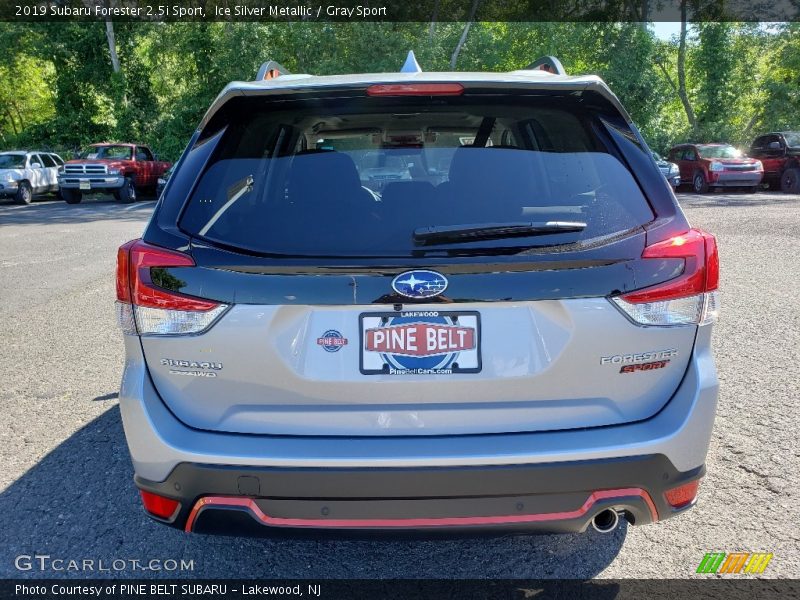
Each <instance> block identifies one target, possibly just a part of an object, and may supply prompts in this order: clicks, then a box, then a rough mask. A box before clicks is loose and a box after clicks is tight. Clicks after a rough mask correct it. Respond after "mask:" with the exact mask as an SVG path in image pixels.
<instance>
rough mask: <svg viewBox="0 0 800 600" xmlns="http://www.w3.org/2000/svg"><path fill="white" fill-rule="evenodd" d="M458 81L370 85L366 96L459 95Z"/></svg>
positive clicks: (462, 89)
mask: <svg viewBox="0 0 800 600" xmlns="http://www.w3.org/2000/svg"><path fill="white" fill-rule="evenodd" d="M463 93H464V86H463V85H461V84H460V83H390V84H377V85H371V86H369V87H368V88H367V96H460V95H461V94H463Z"/></svg>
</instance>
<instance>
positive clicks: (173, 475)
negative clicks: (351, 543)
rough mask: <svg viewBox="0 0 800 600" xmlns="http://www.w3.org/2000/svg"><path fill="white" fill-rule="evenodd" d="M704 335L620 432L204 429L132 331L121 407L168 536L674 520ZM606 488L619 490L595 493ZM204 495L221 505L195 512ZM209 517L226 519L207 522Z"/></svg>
mask: <svg viewBox="0 0 800 600" xmlns="http://www.w3.org/2000/svg"><path fill="white" fill-rule="evenodd" d="M710 335H711V328H710V327H708V326H703V327H699V328H698V331H697V337H696V341H695V348H694V352H693V355H692V358H691V360H690V362H689V366H688V369H687V372H686V374H685V376H684V379H683V381H682V383H681V385H680V386H679V388H678V389H677V391H676V392H675V394H674V395H673V397H672V398H671V399H670V400H669V402H667V403H666V405H665V406H664V408H663V409H662V410H661V411H660V412H658V413H657V414H656V415H654V416H653V417H651V418H649V419H646V420H643V421H638V422H634V423H627V424H623V425H615V426H607V427H595V428H586V429H575V430H565V431H547V432H539V433H514V434H485V435H448V436H397V437H341V436H332V437H324V436H288V435H287V436H271V435H243V434H230V433H216V432H209V431H201V430H196V429H192V428H190V427H188V426H187V425H185V424H184V423H182V422H181V421H180V420H178V419H177V418H176V417H175V416H174V415H173V414H172V413H171V412H170V411H169V410H168V409H167V407H166V406H165V404H164V403H163V401H162V400H161V398H160V397H159V396H158V394H157V392H156V391H155V389H154V388H153V384H152V382H151V380H150V376H149V374H148V371H147V368H146V366H145V364H144V360H143V356H142V351H141V344H140V341H139V339H138V338H137V337H135V336H125V337H126V339H125V343H126V356H127V360H126V365H125V371H124V374H123V380H122V387H121V390H120V410H121V414H122V420H123V425H124V428H125V434H126V437H127V440H128V446H129V448H130V451H131V457H132V459H133V464H134V468H135V471H136V482H137V485H139V487H140V488H141V489H144V490H148V491H152V492H154V493H157V494H160V495H164V496H168V497H171V498H175V499H178V500H179V501H180V502H181V510H180V511H179V512H178V514H177V515H176V516H175V517H173V519H172V521H171V522H172V524H173V525H175V526H177V527H181V528H184V527H185V526H186V523H187V522H188V521H189V516H190V513H191V511H192V510H193V509H194V508H197V510H196V511H195V518H194V520H193V522H192V523H191V529H192V530H194V531H220V530H222V531H237V530H239V529H241V528H242V527H244V529H246V530H248V531H250V532H252V530H253V529H258V530H263V529H267V530H269V531H270V532H272V531H273V530H283V529H285V528H286V527H288V528H289V529H291V530H292V531H296V530H298V529H299V530H302V529H314V530H315V529H317V528H323V527H331V526H330V524H328V525H325V524H324V523H320V522H319V521H320V520H323V518H324V519H325V520H330V519H332V518H333V517H334V516H337V517H341V518H343V519H344V520H345V521H359V520H364V519H367V520H369V519H371V518H372V517H375V518H376V519H377V520H378V521H397V520H398V519H409V518H411V519H418V518H422V519H452V518H461V517H492V518H493V519H496V518H498V517H510V516H516V517H524V518H521V519H520V518H517V519H515V520H512V521H509V522H500V521H496V520H491V519H490V520H489V521H486V522H485V523H479V522H473V521H469V522H466V521H465V522H459V521H446V522H440V523H438V524H437V523H436V522H431V523H430V524H426V525H424V527H422V528H423V529H426V530H429V531H430V530H436V529H441V528H446V529H447V530H448V531H451V532H452V531H453V530H457V529H460V528H462V525H463V526H464V528H466V529H468V530H469V531H472V532H474V531H477V530H482V529H488V530H495V531H496V530H497V529H498V528H500V529H511V530H519V529H524V530H531V529H535V530H545V531H581V530H583V529H585V528H586V526H587V524H588V523H589V522H590V521H591V519H592V517H594V515H596V514H597V513H598V512H600V511H601V510H602V509H603V508H608V507H609V506H616V507H620V509H621V510H623V511H625V512H626V513H628V514H630V515H631V516H632V518H631V520H632V521H634V522H635V523H636V524H641V523H648V522H651V521H653V520H655V519H656V518H658V519H664V518H666V517H668V516H671V515H672V514H674V511H673V510H672V509H670V508H669V507H668V505H667V504H665V500H664V498H663V491H664V490H665V489H669V488H671V487H674V486H677V485H680V484H681V483H683V482H684V481H690V480H692V479H696V478H698V477H700V476H701V475H702V472H703V465H704V464H705V457H706V453H707V451H708V445H709V441H710V438H711V432H712V427H713V422H714V416H715V412H716V404H717V390H718V382H717V377H716V371H715V368H714V362H713V357H712V355H711V351H710ZM242 478H244V479H242ZM176 484H177V487H176ZM609 490H616V492H615V493H616V495H614V496H610V497H604V496H602V495H601V496H597V495H596V493H598V492H607V491H609ZM619 490H627V491H625V492H619ZM630 490H634V491H630ZM207 496H213V497H217V498H219V499H217V500H213V501H212V502H207V501H204V503H201V504H200V505H198V504H197V502H198V500H200V499H201V498H203V497H207ZM647 498H649V502H651V503H652V504H653V506H655V512H653V511H652V510H651V509H650V507H649V505H648V500H647ZM356 499H358V500H356ZM362 501H364V502H362ZM587 503H588V504H587ZM518 505H522V508H521V509H520V508H517V507H518ZM325 508H327V510H328V513H327V514H324V513H323V509H325ZM409 511H410V512H409ZM553 514H555V515H556V516H553ZM342 515H344V516H343V517H342ZM537 515H538V516H537ZM541 515H549V516H541ZM275 519H289V520H290V521H288V522H286V521H280V520H279V521H276V520H275ZM291 519H300V522H293V521H291ZM218 521H222V522H223V524H218V525H214V523H216V522H218ZM254 523H256V524H257V523H261V524H266V525H273V527H267V528H258V527H254V526H253V524H254ZM292 523H294V524H292ZM349 525H352V527H351V526H347V527H343V528H344V529H356V530H363V529H370V530H372V529H378V530H383V529H387V528H388V529H396V528H397V527H401V526H402V527H404V528H410V529H415V528H417V527H416V526H415V523H414V522H413V521H405V522H404V523H401V524H399V525H389V526H381V524H380V523H361V524H358V523H350V524H349ZM384 525H386V524H385V523H384Z"/></svg>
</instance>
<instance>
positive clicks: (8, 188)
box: [0, 150, 64, 204]
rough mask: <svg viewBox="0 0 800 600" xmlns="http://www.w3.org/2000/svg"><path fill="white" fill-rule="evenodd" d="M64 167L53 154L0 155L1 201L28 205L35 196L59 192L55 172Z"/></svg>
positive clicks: (10, 152)
mask: <svg viewBox="0 0 800 600" xmlns="http://www.w3.org/2000/svg"><path fill="white" fill-rule="evenodd" d="M63 164H64V161H63V160H62V159H61V157H60V156H59V155H58V154H53V153H52V152H41V151H29V150H11V151H8V152H0V198H8V197H11V198H14V200H16V202H17V203H18V204H30V203H31V202H32V201H33V197H34V195H36V194H48V193H51V192H58V168H59V167H60V166H61V165H63Z"/></svg>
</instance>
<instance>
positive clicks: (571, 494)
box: [117, 57, 719, 535]
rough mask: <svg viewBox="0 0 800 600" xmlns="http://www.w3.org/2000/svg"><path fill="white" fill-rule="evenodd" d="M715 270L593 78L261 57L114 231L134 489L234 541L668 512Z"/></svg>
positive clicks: (697, 435)
mask: <svg viewBox="0 0 800 600" xmlns="http://www.w3.org/2000/svg"><path fill="white" fill-rule="evenodd" d="M718 279H719V258H718V254H717V248H716V242H715V239H714V237H713V236H711V235H710V234H708V233H705V232H703V231H701V230H698V229H693V228H691V227H690V225H689V224H688V223H687V220H686V218H685V216H684V215H683V213H682V211H681V209H680V207H679V206H678V203H677V201H676V199H675V196H674V194H673V192H672V190H671V189H670V186H669V185H668V184H667V182H666V181H665V179H664V177H663V176H662V175H661V173H660V172H659V170H658V167H657V166H656V164H655V163H654V161H653V157H652V154H651V152H650V150H649V149H648V148H647V146H646V144H645V143H644V141H643V139H642V136H641V135H640V133H639V131H638V130H637V128H636V127H635V125H634V124H633V123H632V122H631V119H630V117H629V115H628V114H627V112H626V111H625V109H624V108H623V107H622V105H621V104H620V102H619V100H618V99H617V97H616V96H615V95H614V94H613V93H612V92H611V91H610V90H609V89H608V87H607V86H606V85H605V84H604V83H603V81H602V80H600V79H599V78H598V77H595V76H577V77H573V76H568V75H566V74H565V73H564V70H563V68H562V66H561V64H560V63H559V62H558V60H557V59H554V58H553V57H545V58H543V59H540V60H538V61H536V62H534V63H533V64H531V65H530V66H529V67H528V68H525V69H521V70H518V71H514V72H510V73H455V72H453V73H425V72H422V71H421V70H420V69H419V67H418V65H417V64H416V61H415V60H413V57H410V58H409V60H408V61H407V62H406V65H405V67H404V68H403V70H402V71H401V72H399V73H378V74H363V75H342V76H325V77H314V76H310V75H293V74H289V73H287V72H286V71H285V69H283V68H282V67H281V66H280V65H278V64H277V63H274V62H270V63H265V64H264V65H263V66H262V68H261V71H260V72H259V75H258V77H257V80H256V81H253V82H247V83H245V82H234V83H231V84H230V85H228V86H227V87H226V88H225V89H224V90H223V91H222V92H221V93H220V95H219V96H218V97H217V99H216V100H215V101H214V103H213V104H212V106H211V108H210V109H209V110H208V112H207V114H206V115H205V117H204V118H203V120H202V121H201V122H200V124H199V126H198V128H197V130H196V132H195V134H194V136H193V137H192V139H191V141H190V142H189V145H188V147H187V148H186V150H185V152H184V153H183V156H182V157H181V159H180V161H179V163H178V164H177V165H176V167H175V169H174V172H173V174H172V177H171V178H170V180H169V182H168V183H167V185H166V188H165V190H164V193H163V195H162V197H161V199H160V201H159V202H158V204H157V206H156V208H155V212H154V214H153V217H152V220H151V221H150V223H149V225H148V226H147V229H146V231H145V233H144V235H143V237H142V238H141V239H138V240H134V241H131V242H128V243H127V244H125V245H123V246H122V247H121V248H120V249H119V254H118V268H117V298H118V302H117V309H118V316H119V322H120V325H121V327H122V329H123V331H124V333H125V336H124V338H125V348H126V363H125V370H124V374H123V379H122V387H121V392H120V407H121V411H122V419H123V423H124V427H125V434H126V437H127V440H128V445H129V447H130V452H131V456H132V458H133V464H134V467H135V472H136V476H135V481H136V485H137V486H138V488H139V490H140V492H141V496H142V501H143V504H144V509H145V511H146V512H147V513H148V514H149V515H150V516H151V517H153V518H154V519H155V520H157V521H160V522H162V523H166V524H169V525H172V526H173V527H178V528H181V529H184V530H185V531H187V532H191V531H195V532H205V533H223V534H233V533H235V534H249V535H256V534H266V535H270V534H275V533H277V532H282V533H290V534H297V533H298V532H300V531H301V530H312V531H313V532H314V533H318V532H319V531H320V530H323V529H328V530H336V531H337V532H340V533H342V532H349V533H351V534H352V533H354V532H356V533H358V532H363V531H364V530H377V531H382V532H387V531H398V530H417V531H419V530H421V531H427V532H430V531H435V532H441V531H445V532H472V533H483V532H490V533H498V532H500V533H504V532H508V531H548V532H578V531H585V530H586V529H587V528H588V527H590V526H593V527H594V528H595V529H597V530H598V531H603V532H607V531H611V530H613V529H614V528H615V527H616V526H617V524H618V523H619V521H620V518H624V519H626V520H627V521H628V522H629V523H631V524H635V525H640V524H647V523H652V522H655V521H658V520H662V519H666V518H668V517H671V516H672V515H675V514H678V513H681V512H683V511H685V510H687V509H688V508H690V507H691V506H693V504H694V503H695V499H696V496H697V491H698V484H699V481H700V478H701V477H702V476H703V474H704V472H705V467H704V463H705V457H706V452H707V449H708V444H709V439H710V436H711V430H712V425H713V422H714V415H715V409H716V403H717V387H718V384H717V377H716V372H715V367H714V361H713V357H712V354H711V347H710V338H711V326H712V323H713V322H714V321H715V319H716V316H717V311H718V301H717V292H716V289H717V283H718Z"/></svg>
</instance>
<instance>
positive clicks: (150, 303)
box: [117, 240, 228, 335]
mask: <svg viewBox="0 0 800 600" xmlns="http://www.w3.org/2000/svg"><path fill="white" fill-rule="evenodd" d="M194 266H195V263H194V260H193V259H192V257H191V256H189V255H188V254H184V253H182V252H177V251H175V250H168V249H166V248H160V247H158V246H153V245H151V244H147V243H145V242H143V241H142V240H132V241H130V242H128V243H127V244H123V245H122V246H121V247H120V249H119V251H118V252H117V319H118V323H119V325H120V328H121V329H122V331H123V332H124V333H139V334H150V335H180V334H186V333H200V332H202V331H204V330H205V329H207V328H208V327H209V326H210V325H211V324H213V323H214V321H215V320H216V319H217V318H218V317H219V316H220V315H221V314H222V313H224V312H225V310H227V308H228V306H227V305H226V304H220V303H219V302H214V301H213V300H205V299H203V298H195V297H193V296H187V295H185V294H181V293H179V292H175V291H172V290H167V289H164V288H162V287H159V286H158V285H156V284H154V283H153V280H152V276H153V270H154V269H165V268H169V267H194ZM162 275H163V273H162ZM173 279H174V277H173Z"/></svg>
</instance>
